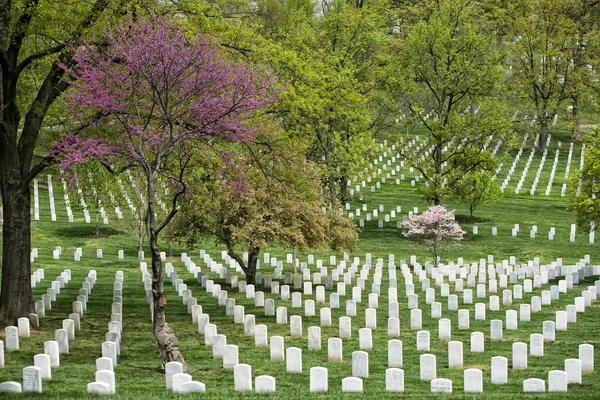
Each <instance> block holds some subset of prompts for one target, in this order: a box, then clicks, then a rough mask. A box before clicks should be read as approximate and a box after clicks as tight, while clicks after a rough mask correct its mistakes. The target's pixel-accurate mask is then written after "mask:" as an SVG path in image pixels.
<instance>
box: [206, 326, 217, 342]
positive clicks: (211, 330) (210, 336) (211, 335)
mask: <svg viewBox="0 0 600 400" xmlns="http://www.w3.org/2000/svg"><path fill="white" fill-rule="evenodd" d="M216 335H217V326H216V325H215V324H206V326H205V327H204V345H205V346H212V345H213V342H214V340H215V336H216Z"/></svg>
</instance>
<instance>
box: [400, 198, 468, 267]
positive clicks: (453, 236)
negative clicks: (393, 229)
mask: <svg viewBox="0 0 600 400" xmlns="http://www.w3.org/2000/svg"><path fill="white" fill-rule="evenodd" d="M402 229H404V232H403V235H404V236H405V237H407V238H411V239H415V240H416V241H418V242H422V243H424V244H425V246H427V249H429V251H430V252H431V255H432V256H433V263H434V265H437V263H438V256H440V255H441V254H442V253H443V252H444V251H447V250H449V249H450V248H451V247H454V246H457V245H458V242H460V241H461V240H462V239H463V234H464V233H465V231H463V230H462V229H461V228H460V225H458V223H457V222H456V219H455V218H454V210H452V211H448V210H446V207H444V206H441V205H436V206H431V207H429V209H428V210H427V211H425V212H424V213H422V214H419V215H417V214H415V215H411V216H410V218H409V219H408V220H406V221H403V222H402Z"/></svg>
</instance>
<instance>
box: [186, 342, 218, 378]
mask: <svg viewBox="0 0 600 400" xmlns="http://www.w3.org/2000/svg"><path fill="white" fill-rule="evenodd" d="M225 346H227V336H225V335H222V334H218V335H215V337H214V338H213V345H212V348H213V358H223V348H224V347H225ZM190 380H191V379H190Z"/></svg>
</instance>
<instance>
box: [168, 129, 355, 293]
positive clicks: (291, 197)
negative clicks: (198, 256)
mask: <svg viewBox="0 0 600 400" xmlns="http://www.w3.org/2000/svg"><path fill="white" fill-rule="evenodd" d="M274 132H276V130H273V131H271V132H263V133H262V134H261V135H259V136H257V138H256V140H255V141H253V142H252V143H249V144H248V145H247V146H243V147H241V146H237V147H234V148H231V147H230V148H229V149H228V150H227V153H228V157H232V158H235V159H237V160H238V162H237V163H236V166H235V169H233V170H232V169H231V168H229V169H225V168H224V169H223V170H224V172H225V175H224V176H223V177H222V178H221V179H212V177H211V176H207V172H209V171H210V169H204V170H203V171H205V172H204V173H198V174H197V176H196V178H197V181H195V182H194V183H193V184H192V185H191V189H190V194H191V195H190V196H187V197H186V199H185V202H184V203H183V204H182V208H181V211H180V214H179V215H178V217H177V219H176V221H174V235H175V236H178V237H180V238H184V239H185V240H186V241H187V242H188V243H189V244H194V243H196V242H197V241H198V240H200V239H201V238H203V237H204V236H205V235H211V236H213V237H214V238H215V239H216V240H217V242H218V243H220V244H223V245H225V246H226V247H227V251H228V254H229V256H230V257H231V258H232V259H234V260H236V261H237V262H238V264H239V265H240V267H241V268H242V270H243V271H244V273H245V275H246V282H248V283H249V284H254V283H255V276H256V267H257V261H258V256H259V254H260V251H261V250H264V249H266V248H268V246H269V245H271V244H272V243H273V242H277V243H280V244H283V245H285V246H286V247H290V248H292V249H293V250H306V249H308V248H315V247H329V248H331V249H334V250H350V249H351V248H352V247H353V245H354V243H355V242H356V240H357V239H358V233H357V231H356V226H355V225H354V223H353V222H352V221H351V220H350V219H348V218H347V217H344V216H343V215H342V214H341V213H340V212H339V203H337V202H336V203H334V204H327V203H326V202H323V201H322V198H321V193H320V184H319V175H318V171H317V169H315V168H314V166H313V165H312V164H311V163H310V162H307V161H306V159H305V158H304V157H305V155H304V154H303V152H299V151H298V149H299V148H302V147H303V145H302V144H301V143H298V142H295V141H291V140H289V139H285V138H284V137H283V136H282V134H281V133H280V134H277V135H274V134H273V133H274ZM216 161H218V160H216ZM240 167H242V168H240ZM240 186H241V188H240ZM244 251H245V252H246V253H247V258H246V257H243V255H242V252H244Z"/></svg>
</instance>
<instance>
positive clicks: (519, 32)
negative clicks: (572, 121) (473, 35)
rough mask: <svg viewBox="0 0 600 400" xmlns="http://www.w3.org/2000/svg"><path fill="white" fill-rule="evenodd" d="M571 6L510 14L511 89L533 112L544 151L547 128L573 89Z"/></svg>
mask: <svg viewBox="0 0 600 400" xmlns="http://www.w3.org/2000/svg"><path fill="white" fill-rule="evenodd" d="M570 3H572V1H571V0H539V1H517V2H514V4H513V5H512V7H511V8H510V9H509V11H508V15H509V17H508V18H507V22H508V24H509V30H510V35H511V36H512V37H511V38H509V40H510V42H511V43H510V45H509V52H510V64H509V66H510V67H511V76H510V83H511V88H512V89H513V91H514V93H516V94H517V95H518V96H519V97H520V99H521V100H523V101H524V102H525V103H526V104H527V105H529V106H530V107H531V112H532V114H534V117H535V122H536V124H537V126H538V128H539V141H538V148H539V149H540V151H543V150H544V147H545V146H546V140H547V138H548V128H549V125H550V123H551V121H552V119H553V118H554V115H556V114H557V113H558V112H559V111H560V108H561V106H562V105H563V104H564V103H565V102H566V101H567V100H568V99H569V98H570V96H571V93H572V90H573V88H574V86H573V85H574V82H573V72H574V69H573V66H574V58H573V55H574V51H576V48H577V41H578V35H577V26H576V24H575V23H574V21H573V20H572V19H571V18H570V16H569V12H568V10H569V9H570V6H571V4H570Z"/></svg>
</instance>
